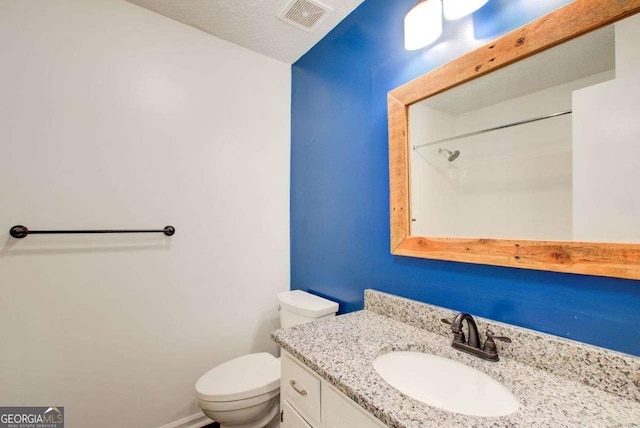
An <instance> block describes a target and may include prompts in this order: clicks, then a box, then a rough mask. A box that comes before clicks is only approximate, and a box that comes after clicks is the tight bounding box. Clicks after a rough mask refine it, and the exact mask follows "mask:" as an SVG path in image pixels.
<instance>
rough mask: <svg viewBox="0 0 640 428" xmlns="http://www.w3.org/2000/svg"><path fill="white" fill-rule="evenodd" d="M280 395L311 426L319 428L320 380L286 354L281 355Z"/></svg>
mask: <svg viewBox="0 0 640 428" xmlns="http://www.w3.org/2000/svg"><path fill="white" fill-rule="evenodd" d="M281 361H282V374H281V377H280V394H281V395H282V400H283V401H288V402H289V404H290V405H291V406H292V407H293V408H294V409H295V410H296V412H298V413H299V414H300V415H302V417H303V418H304V419H305V420H306V421H307V422H308V423H309V424H311V425H312V426H314V427H319V426H320V378H319V377H318V376H317V375H316V374H314V373H313V372H311V371H310V370H309V369H308V368H306V367H305V366H303V365H302V364H301V363H298V362H297V361H296V360H294V359H293V357H291V356H289V354H287V353H283V354H282V359H281Z"/></svg>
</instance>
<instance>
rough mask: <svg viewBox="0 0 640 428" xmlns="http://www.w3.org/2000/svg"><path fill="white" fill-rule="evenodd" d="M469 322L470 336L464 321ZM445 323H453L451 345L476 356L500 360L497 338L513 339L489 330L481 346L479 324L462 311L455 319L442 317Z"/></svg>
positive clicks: (502, 339)
mask: <svg viewBox="0 0 640 428" xmlns="http://www.w3.org/2000/svg"><path fill="white" fill-rule="evenodd" d="M464 321H466V322H467V329H468V332H469V335H468V338H467V337H466V336H465V334H464V330H463V322H464ZM442 322H443V323H446V324H450V325H451V332H452V333H453V342H451V346H452V347H453V348H455V349H457V350H459V351H462V352H466V353H468V354H471V355H475V356H476V357H480V358H482V359H485V360H489V361H498V360H499V357H498V348H497V347H496V342H495V341H496V340H501V341H503V342H506V343H511V339H509V338H508V337H506V336H496V335H495V334H493V332H492V331H490V330H487V333H486V336H487V338H486V340H485V341H484V344H483V345H482V346H480V335H479V334H478V326H477V325H476V321H475V320H474V319H473V317H472V316H471V315H470V314H468V313H466V312H460V313H459V314H458V315H456V316H455V318H454V319H453V321H450V320H448V319H446V318H443V319H442Z"/></svg>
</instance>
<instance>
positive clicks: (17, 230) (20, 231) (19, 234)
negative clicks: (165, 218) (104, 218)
mask: <svg viewBox="0 0 640 428" xmlns="http://www.w3.org/2000/svg"><path fill="white" fill-rule="evenodd" d="M159 232H162V233H164V234H165V235H167V236H171V235H173V234H174V233H176V229H175V227H173V226H165V227H164V229H132V230H118V229H116V230H29V229H28V228H27V227H26V226H22V225H16V226H13V227H12V228H11V229H9V234H10V235H11V236H13V237H14V238H24V237H26V236H27V235H35V234H57V233H159Z"/></svg>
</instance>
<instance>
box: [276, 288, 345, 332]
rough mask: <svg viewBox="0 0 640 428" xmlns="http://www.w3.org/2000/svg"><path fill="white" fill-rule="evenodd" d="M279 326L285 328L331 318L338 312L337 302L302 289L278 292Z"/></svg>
mask: <svg viewBox="0 0 640 428" xmlns="http://www.w3.org/2000/svg"><path fill="white" fill-rule="evenodd" d="M278 310H279V311H280V327H282V328H286V327H291V326H293V325H296V324H304V323H307V322H311V321H316V320H320V319H323V318H332V317H335V316H336V312H338V304H337V303H336V302H332V301H331V300H327V299H325V298H323V297H319V296H316V295H313V294H309V293H307V292H306V291H302V290H292V291H286V292H284V293H279V294H278Z"/></svg>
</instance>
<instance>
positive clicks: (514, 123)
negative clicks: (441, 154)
mask: <svg viewBox="0 0 640 428" xmlns="http://www.w3.org/2000/svg"><path fill="white" fill-rule="evenodd" d="M571 113H573V111H572V110H564V111H559V112H557V113H551V114H548V115H546V116H538V117H532V118H530V119H524V120H520V121H518V122H512V123H507V124H506V125H500V126H496V127H494V128H487V129H483V130H480V131H474V132H469V133H468V134H462V135H456V136H455V137H449V138H444V139H442V140H437V141H431V142H430V143H424V144H418V145H417V146H413V150H415V149H419V148H420V147H425V146H432V145H434V144H438V143H444V142H446V141H453V140H457V139H459V138H465V137H472V136H474V135H478V134H484V133H485V132H491V131H497V130H499V129H505V128H511V127H512V126H518V125H524V124H525V123H531V122H537V121H539V120H545V119H551V118H552V117H558V116H564V115H565V114H571Z"/></svg>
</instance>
